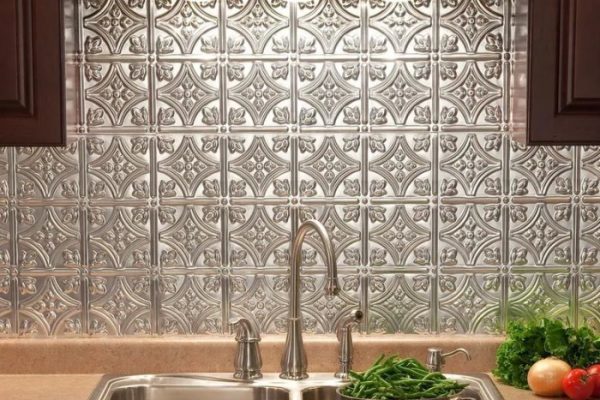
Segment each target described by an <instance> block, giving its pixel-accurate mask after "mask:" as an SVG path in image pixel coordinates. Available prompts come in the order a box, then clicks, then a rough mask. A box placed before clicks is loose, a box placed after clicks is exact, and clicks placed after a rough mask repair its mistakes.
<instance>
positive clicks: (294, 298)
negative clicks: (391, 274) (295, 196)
mask: <svg viewBox="0 0 600 400" xmlns="http://www.w3.org/2000/svg"><path fill="white" fill-rule="evenodd" d="M311 229H312V230H314V231H315V232H317V234H318V235H319V237H320V238H321V241H322V242H323V245H324V249H325V264H326V265H327V281H326V283H325V293H326V294H327V295H330V296H333V295H337V294H338V293H339V290H340V289H339V283H338V279H337V264H336V260H335V251H334V249H333V244H332V242H331V239H330V237H329V234H328V233H327V229H326V228H325V226H323V224H322V223H320V222H318V221H316V220H308V221H306V222H304V223H302V224H301V225H300V227H299V228H298V232H297V234H296V238H295V240H294V242H293V243H292V253H291V256H290V260H291V267H290V276H291V278H290V308H289V312H288V324H287V325H288V327H287V328H288V330H287V338H286V342H285V349H284V353H283V356H282V357H281V374H280V377H281V378H283V379H292V380H301V379H306V378H308V374H307V373H306V371H307V364H308V363H307V360H306V351H305V349H304V342H303V340H302V315H301V314H302V313H301V311H300V286H301V283H300V266H301V264H302V244H303V243H304V239H305V237H306V234H307V233H308V231H309V230H311Z"/></svg>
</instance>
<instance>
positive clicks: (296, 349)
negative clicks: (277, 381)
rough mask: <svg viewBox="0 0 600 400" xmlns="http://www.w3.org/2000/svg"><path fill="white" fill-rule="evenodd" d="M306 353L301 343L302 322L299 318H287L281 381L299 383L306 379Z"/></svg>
mask: <svg viewBox="0 0 600 400" xmlns="http://www.w3.org/2000/svg"><path fill="white" fill-rule="evenodd" d="M306 370H307V362H306V352H305V351H304V344H303V342H302V320H301V319H300V318H288V331H287V339H286V341H285V349H284V353H283V357H282V358H281V374H280V375H279V376H280V377H281V378H282V379H290V380H294V381H299V380H302V379H306V378H308V374H307V373H306Z"/></svg>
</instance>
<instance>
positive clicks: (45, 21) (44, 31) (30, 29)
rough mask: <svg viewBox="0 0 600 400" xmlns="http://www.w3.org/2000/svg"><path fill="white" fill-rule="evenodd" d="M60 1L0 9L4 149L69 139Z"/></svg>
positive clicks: (16, 2) (18, 1)
mask: <svg viewBox="0 0 600 400" xmlns="http://www.w3.org/2000/svg"><path fill="white" fill-rule="evenodd" d="M63 18H64V16H63V2H62V0H42V1H40V0H3V1H2V3H1V4H0V38H1V39H2V40H0V55H1V60H0V145H2V146H14V145H23V146H57V145H64V144H65V138H66V122H65V120H66V116H65V72H64V53H65V51H64V23H63Z"/></svg>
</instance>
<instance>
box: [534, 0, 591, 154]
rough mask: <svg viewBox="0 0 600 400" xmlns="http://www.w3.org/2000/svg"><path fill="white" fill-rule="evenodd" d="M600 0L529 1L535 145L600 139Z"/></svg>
mask: <svg viewBox="0 0 600 400" xmlns="http://www.w3.org/2000/svg"><path fill="white" fill-rule="evenodd" d="M599 37H600V10H599V7H598V1H597V0H530V1H529V49H530V53H529V71H528V72H529V77H528V81H529V87H528V124H527V125H528V128H527V129H528V138H529V143H530V144H593V143H595V144H598V143H600V69H599V68H598V65H600V42H599V41H598V38H599Z"/></svg>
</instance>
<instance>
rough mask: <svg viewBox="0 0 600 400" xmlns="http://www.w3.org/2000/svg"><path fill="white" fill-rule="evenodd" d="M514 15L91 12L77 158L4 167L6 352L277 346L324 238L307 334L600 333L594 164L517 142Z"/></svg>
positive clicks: (208, 8) (339, 0) (89, 0)
mask: <svg viewBox="0 0 600 400" xmlns="http://www.w3.org/2000/svg"><path fill="white" fill-rule="evenodd" d="M75 1H76V2H77V0H75ZM512 8H513V4H511V2H510V1H507V0H298V1H288V0H197V1H195V0H80V1H78V2H77V4H76V7H75V10H74V12H75V13H76V15H77V18H75V20H76V21H75V27H74V28H75V29H74V30H75V32H76V34H75V42H76V43H75V47H76V49H77V51H76V52H75V54H69V55H67V60H68V61H69V64H70V66H69V68H72V69H74V70H76V71H77V72H78V77H79V82H78V84H77V87H73V88H71V91H72V92H76V93H77V99H78V105H77V107H76V110H75V111H76V113H77V115H78V118H77V119H78V125H77V127H76V132H75V133H73V134H72V135H71V141H70V142H71V144H70V145H69V146H68V147H67V148H65V149H52V148H41V149H32V148H18V149H3V150H2V151H1V153H0V201H1V205H0V332H1V333H2V334H4V335H7V336H11V335H23V336H48V335H51V336H55V335H57V336H63V335H149V334H197V333H210V334H218V333H226V332H227V331H228V329H227V324H226V323H224V322H223V321H227V320H228V319H229V318H230V317H234V316H245V317H248V318H251V319H252V320H253V321H255V322H256V324H257V325H258V326H259V327H260V328H261V330H262V331H263V332H269V333H275V332H282V331H284V330H285V318H286V316H287V290H288V280H287V267H288V264H289V243H290V240H291V239H292V237H293V235H294V233H293V232H294V231H295V230H296V228H297V226H298V225H299V224H300V223H301V222H302V221H304V220H306V219H309V218H317V219H319V220H320V221H322V222H324V223H325V225H326V226H327V228H328V230H329V231H330V233H331V235H332V237H333V241H334V243H335V248H336V251H337V253H338V263H339V269H340V281H341V283H342V286H343V291H342V293H341V294H340V296H339V297H335V298H328V297H326V296H324V295H323V294H322V293H323V290H322V288H323V284H324V280H323V277H324V269H323V267H322V265H323V262H322V259H321V254H320V250H319V248H320V247H319V245H318V241H317V240H316V239H315V238H314V237H311V238H309V239H308V240H307V244H306V245H305V251H304V254H303V258H304V265H305V266H304V271H303V276H304V277H303V287H302V291H303V309H304V317H305V328H306V329H307V330H309V331H311V332H316V333H323V332H331V331H332V330H333V329H334V327H335V322H336V321H337V319H339V318H340V317H342V316H344V315H345V314H346V313H348V312H349V311H350V310H351V309H352V308H355V307H358V306H359V305H360V306H361V307H363V308H364V309H365V310H366V315H367V318H366V321H365V323H364V324H363V325H362V327H361V328H362V331H363V332H368V333H381V332H385V333H393V332H406V333H414V332H419V333H436V332H441V333H490V334H496V333H501V332H502V331H503V329H504V328H505V326H506V323H507V321H509V320H510V319H512V318H521V317H532V316H534V315H541V314H547V315H551V316H554V317H558V318H562V319H565V320H566V319H569V320H570V321H574V322H575V323H578V324H582V323H588V324H590V325H592V326H595V327H600V313H599V312H598V310H599V309H600V308H599V305H600V287H599V286H598V282H597V276H598V275H597V272H598V270H599V267H598V259H597V252H598V247H600V236H599V234H598V232H599V230H598V225H599V224H600V220H599V219H598V202H600V196H599V182H600V180H599V179H600V149H597V148H595V147H578V148H575V147H571V148H543V147H540V148H527V147H525V146H522V145H519V144H517V143H516V142H514V141H511V139H510V134H509V127H510V122H511V112H510V86H511V77H512V72H511V69H512V62H513V58H514V57H513V56H514V55H513V53H512V51H511V48H512V44H511V34H512V27H511V13H512Z"/></svg>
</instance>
